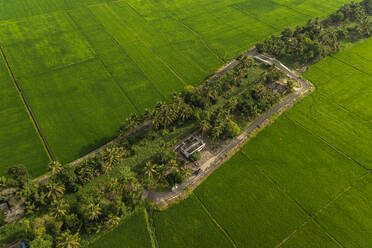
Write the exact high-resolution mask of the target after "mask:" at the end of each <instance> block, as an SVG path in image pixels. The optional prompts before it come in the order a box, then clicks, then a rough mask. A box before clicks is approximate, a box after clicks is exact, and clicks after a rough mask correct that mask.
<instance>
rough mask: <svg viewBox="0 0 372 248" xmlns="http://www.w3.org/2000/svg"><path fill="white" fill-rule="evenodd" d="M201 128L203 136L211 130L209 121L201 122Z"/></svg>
mask: <svg viewBox="0 0 372 248" xmlns="http://www.w3.org/2000/svg"><path fill="white" fill-rule="evenodd" d="M199 128H200V131H201V132H202V135H204V134H205V133H207V132H208V131H209V130H210V129H211V124H210V123H209V121H207V120H201V121H199Z"/></svg>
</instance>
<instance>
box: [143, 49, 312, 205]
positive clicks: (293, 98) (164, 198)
mask: <svg viewBox="0 0 372 248" xmlns="http://www.w3.org/2000/svg"><path fill="white" fill-rule="evenodd" d="M246 55H247V56H249V57H252V58H255V59H257V60H259V61H261V62H263V63H265V64H267V65H275V66H276V67H277V68H278V69H279V70H281V71H282V72H284V73H285V74H286V75H287V76H288V77H289V78H291V79H293V80H296V81H297V82H299V84H300V87H299V88H298V89H297V90H296V91H295V92H294V93H292V94H290V95H288V96H286V97H284V98H283V99H282V101H281V102H279V103H278V104H276V105H275V106H274V107H273V108H271V109H270V110H269V111H267V112H265V113H264V114H262V115H261V116H260V117H259V118H257V119H256V120H254V121H253V122H251V123H250V124H249V126H248V127H247V129H246V130H245V131H244V132H243V133H242V134H240V135H239V136H238V137H236V138H235V139H233V140H232V141H231V142H230V143H228V144H227V145H226V146H225V147H223V149H222V150H221V151H220V152H219V153H218V154H216V155H215V156H213V157H212V158H210V159H209V160H208V161H207V162H205V163H204V164H202V165H201V166H200V169H201V172H200V173H199V174H198V175H192V176H190V177H189V178H188V179H187V180H186V181H185V182H184V183H183V184H181V185H178V187H177V188H176V189H174V190H173V191H163V192H152V191H145V192H144V195H143V196H144V197H145V198H147V199H149V200H151V201H153V202H155V203H156V204H165V205H166V204H167V202H170V201H172V200H175V199H177V198H178V197H179V196H181V195H182V193H183V192H184V190H185V189H186V188H191V189H193V188H195V187H196V186H197V185H199V184H200V183H201V182H202V181H203V180H204V179H205V178H206V177H208V176H209V175H210V174H211V173H212V172H213V171H214V170H215V169H217V168H218V167H219V166H220V165H222V164H223V162H224V159H225V158H226V155H227V154H228V153H229V152H230V151H232V150H234V149H237V148H239V147H240V145H242V144H243V143H244V141H245V140H246V139H247V138H248V135H249V134H250V133H251V132H252V131H253V130H255V129H256V128H257V127H259V126H260V125H261V124H263V123H264V122H265V121H266V120H268V119H269V118H270V117H271V116H273V115H274V114H275V113H277V112H279V111H281V110H285V108H286V107H287V106H289V105H291V104H293V103H296V102H297V101H299V100H300V99H301V96H302V95H304V94H305V93H307V92H308V91H310V89H311V84H310V83H309V82H307V81H305V80H303V79H302V78H301V77H300V76H298V75H297V74H295V73H294V72H292V71H291V70H290V69H289V68H288V67H286V66H285V65H283V64H282V63H281V62H280V61H279V60H277V59H275V58H271V57H268V56H266V55H263V54H259V53H258V52H257V50H256V49H255V48H254V49H252V50H250V51H248V52H247V53H246ZM238 63H239V60H237V59H235V60H233V61H232V62H230V63H229V64H227V65H226V66H224V67H223V68H222V69H220V70H219V71H218V72H217V73H216V74H214V75H213V76H212V77H211V78H210V79H209V81H213V80H215V79H216V78H218V77H219V76H221V75H223V74H224V73H226V72H227V71H229V70H231V69H232V68H234V67H235V66H236V65H237V64H238Z"/></svg>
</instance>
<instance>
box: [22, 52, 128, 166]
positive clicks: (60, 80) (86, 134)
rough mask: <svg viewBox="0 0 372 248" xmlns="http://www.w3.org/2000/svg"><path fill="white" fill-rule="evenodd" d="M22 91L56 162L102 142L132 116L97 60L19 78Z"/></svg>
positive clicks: (80, 154)
mask: <svg viewBox="0 0 372 248" xmlns="http://www.w3.org/2000/svg"><path fill="white" fill-rule="evenodd" d="M21 86H22V88H23V89H24V91H25V94H26V96H27V97H28V99H29V102H30V105H31V107H32V109H33V111H34V113H35V115H36V118H37V119H38V121H39V124H40V126H41V128H42V130H43V132H44V134H45V136H46V138H47V140H48V142H49V145H50V146H51V148H52V151H53V152H54V154H55V156H56V158H57V159H58V160H60V161H61V162H69V161H71V160H73V159H74V158H76V157H79V156H82V155H84V154H86V153H87V152H89V151H91V150H93V149H94V148H96V147H97V146H98V145H102V144H103V143H105V142H107V141H108V140H109V139H111V138H112V137H113V136H114V135H115V134H116V130H117V127H118V126H119V125H120V124H121V123H122V122H123V121H124V119H125V117H126V116H128V115H129V114H130V113H132V112H133V111H134V108H133V106H132V105H131V104H130V102H129V101H128V99H127V98H126V96H125V94H124V93H123V91H122V90H121V89H120V87H119V86H118V85H117V84H116V83H115V81H113V80H112V78H111V77H110V75H109V74H108V72H107V71H106V70H105V68H104V66H103V65H102V63H101V62H100V61H99V60H97V59H94V60H90V61H86V62H83V63H80V64H75V65H73V66H70V67H67V68H63V69H61V70H55V71H53V72H50V73H44V74H41V75H38V76H37V77H33V78H28V79H24V80H22V81H21Z"/></svg>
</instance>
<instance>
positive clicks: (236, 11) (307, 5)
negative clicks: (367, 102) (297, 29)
mask: <svg viewBox="0 0 372 248" xmlns="http://www.w3.org/2000/svg"><path fill="white" fill-rule="evenodd" d="M344 2H347V1H345V0H336V1H325V0H313V1H292V0H289V1H285V0H265V1H261V0H260V1H258V0H246V1H241V0H226V1H217V0H208V1H207V0H202V1H190V0H182V1H170V0H162V1H152V0H141V1H137V0H128V1H103V0H77V1H76V0H74V1H71V0H38V1H36V0H14V1H6V0H0V46H1V47H2V49H3V50H4V53H5V54H6V57H7V59H8V61H9V66H10V68H11V70H12V71H13V72H14V75H15V77H16V79H17V80H18V82H19V84H20V86H21V87H22V89H23V91H24V94H25V96H26V98H27V100H28V101H29V103H30V106H31V108H32V110H33V112H34V114H35V117H36V120H37V122H38V123H39V125H40V127H41V130H42V132H43V134H44V136H45V137H46V140H47V142H48V144H49V146H50V149H51V151H52V152H53V154H54V155H55V157H56V158H57V159H58V160H60V161H61V162H63V163H65V162H69V161H72V160H74V159H76V158H78V157H79V156H81V155H83V154H86V153H87V152H89V151H91V150H92V149H94V148H96V147H98V146H99V145H102V144H103V143H105V142H106V141H108V140H109V139H111V138H112V137H114V136H115V134H116V130H117V128H118V127H119V126H120V124H121V123H122V122H123V121H124V119H125V118H126V117H127V116H128V115H129V114H130V113H132V112H142V111H143V110H144V109H145V108H150V107H152V106H154V104H155V103H156V102H157V101H159V100H167V99H168V98H169V96H170V95H171V94H172V93H173V92H174V91H178V90H181V89H183V88H184V87H185V85H188V84H192V85H198V84H200V83H201V82H202V81H203V80H204V79H205V78H207V77H208V76H209V75H211V74H213V72H214V71H215V70H216V69H217V68H218V67H220V66H221V65H223V64H224V63H226V62H227V61H229V60H230V59H231V58H233V57H234V56H236V55H238V54H239V53H240V52H242V51H245V50H247V49H249V48H251V47H252V46H253V45H254V44H255V43H256V42H257V41H259V40H262V39H263V38H265V37H267V36H269V35H271V34H274V33H278V32H280V30H281V29H283V28H284V27H288V26H294V25H296V24H301V23H304V22H305V21H306V20H307V19H309V18H310V17H315V16H325V15H327V14H329V13H330V12H332V11H334V10H335V9H336V8H338V7H339V6H340V5H341V4H343V3H344ZM366 59H368V58H366ZM3 63H4V61H3ZM364 69H366V68H364ZM4 70H6V67H5V68H4ZM4 72H5V71H4ZM4 77H5V78H6V79H4V80H2V84H7V87H8V88H9V87H10V88H11V87H13V86H12V85H11V84H12V81H11V80H10V78H8V75H7V72H5V74H4ZM12 91H13V93H7V94H12V96H11V98H12V99H13V98H14V100H10V99H9V102H7V103H6V104H3V105H1V106H0V108H1V109H0V111H7V109H8V108H12V111H8V112H6V114H3V115H2V116H1V122H2V123H3V122H4V123H7V125H11V126H12V128H7V129H6V130H5V131H4V134H3V135H1V136H0V144H2V146H1V150H0V157H1V159H0V164H1V170H0V174H1V173H4V172H5V170H6V168H8V167H9V166H11V165H13V164H18V163H22V164H25V165H26V166H28V167H30V171H32V174H33V175H34V176H36V175H40V174H42V173H44V172H45V168H46V163H47V155H46V154H45V151H44V150H45V149H42V146H41V145H40V144H39V143H40V142H39V141H38V138H37V133H36V132H35V130H33V128H32V125H33V124H32V122H31V121H30V120H29V118H27V115H26V113H25V110H24V107H22V101H20V99H19V97H18V95H17V94H18V93H17V91H16V90H15V89H12ZM6 101H8V99H7V100H6ZM359 108H360V109H361V108H362V106H359ZM20 116H24V117H22V118H21V117H20ZM13 119H14V120H15V119H17V123H18V124H17V125H20V124H19V123H20V122H19V121H18V119H22V121H21V122H22V123H23V124H22V125H25V126H28V127H29V128H23V129H22V130H23V131H22V132H25V133H27V135H24V136H23V137H20V132H19V131H18V130H16V129H17V128H16V124H11V123H10V122H12V120H13ZM2 128H5V125H2ZM13 128H14V130H13ZM31 137H33V138H31ZM3 144H6V145H3Z"/></svg>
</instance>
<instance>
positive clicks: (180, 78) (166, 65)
mask: <svg viewBox="0 0 372 248" xmlns="http://www.w3.org/2000/svg"><path fill="white" fill-rule="evenodd" d="M104 6H105V7H106V8H107V9H108V10H109V11H110V12H111V13H112V14H113V15H114V16H115V17H116V19H117V20H118V22H119V23H120V24H121V25H123V20H122V19H121V17H120V16H119V15H118V13H116V12H115V10H113V9H112V8H111V7H110V6H109V5H108V4H107V3H106V4H105V5H104ZM124 25H125V24H124ZM125 26H126V27H127V28H128V29H129V30H131V31H132V33H134V34H135V36H137V38H138V39H139V40H140V41H141V42H142V44H143V45H144V46H145V47H147V48H148V49H149V50H150V51H151V52H152V53H153V54H154V55H155V57H156V58H158V60H160V62H161V63H162V64H163V65H165V67H167V68H168V70H169V71H170V72H172V74H174V76H176V77H177V78H178V80H179V81H181V83H182V84H184V86H187V83H186V82H185V80H184V79H183V78H182V77H181V76H179V75H178V73H176V71H175V70H174V69H173V68H172V67H171V66H170V65H168V63H167V62H165V61H164V60H163V59H162V58H161V57H160V56H159V55H158V54H157V53H156V52H155V51H154V49H152V47H151V46H150V45H149V44H148V43H147V42H146V41H145V40H144V39H143V38H142V37H141V36H140V35H139V34H138V33H137V32H136V31H135V30H134V29H133V28H131V27H130V26H128V25H125Z"/></svg>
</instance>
